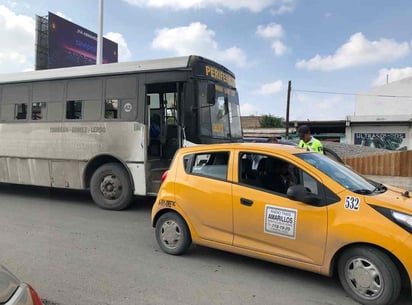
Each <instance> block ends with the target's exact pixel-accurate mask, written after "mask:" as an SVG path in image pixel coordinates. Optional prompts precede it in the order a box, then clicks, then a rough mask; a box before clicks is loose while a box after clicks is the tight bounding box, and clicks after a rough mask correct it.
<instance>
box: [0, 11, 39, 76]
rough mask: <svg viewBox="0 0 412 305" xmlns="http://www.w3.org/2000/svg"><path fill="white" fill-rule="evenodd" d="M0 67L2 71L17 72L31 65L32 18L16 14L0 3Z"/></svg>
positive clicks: (33, 36)
mask: <svg viewBox="0 0 412 305" xmlns="http://www.w3.org/2000/svg"><path fill="white" fill-rule="evenodd" d="M0 37H1V42H0V67H1V69H0V70H1V72H2V73H7V72H19V71H23V70H27V69H28V68H31V67H33V59H34V50H35V46H34V38H35V22H34V19H33V18H31V17H28V16H24V15H17V14H15V13H14V12H13V11H11V10H10V9H8V8H7V7H5V6H4V5H0Z"/></svg>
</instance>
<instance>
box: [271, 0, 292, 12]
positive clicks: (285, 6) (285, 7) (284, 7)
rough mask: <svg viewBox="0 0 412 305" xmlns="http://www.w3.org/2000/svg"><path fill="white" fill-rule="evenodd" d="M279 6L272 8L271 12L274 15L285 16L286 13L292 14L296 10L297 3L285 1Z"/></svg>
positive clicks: (289, 0)
mask: <svg viewBox="0 0 412 305" xmlns="http://www.w3.org/2000/svg"><path fill="white" fill-rule="evenodd" d="M278 4H279V5H278V7H275V8H272V9H271V10H270V12H271V14H272V15H283V14H286V13H292V12H293V11H294V10H295V5H296V1H295V0H284V1H280V2H278Z"/></svg>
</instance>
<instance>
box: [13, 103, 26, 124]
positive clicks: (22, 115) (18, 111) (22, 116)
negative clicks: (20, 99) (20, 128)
mask: <svg viewBox="0 0 412 305" xmlns="http://www.w3.org/2000/svg"><path fill="white" fill-rule="evenodd" d="M14 114H15V118H16V120H26V119H27V104H26V103H20V104H15V106H14Z"/></svg>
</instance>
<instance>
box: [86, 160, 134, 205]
mask: <svg viewBox="0 0 412 305" xmlns="http://www.w3.org/2000/svg"><path fill="white" fill-rule="evenodd" d="M90 193H91V195H92V198H93V200H94V202H95V203H96V204H97V205H98V206H99V207H101V208H103V209H106V210H117V211H118V210H122V209H125V208H127V207H128V206H129V205H130V204H131V201H132V187H131V183H130V179H129V176H128V174H127V172H126V171H125V169H124V168H123V167H122V166H121V165H120V164H118V163H107V164H104V165H102V166H100V167H99V168H98V169H97V170H96V171H95V172H94V173H93V176H92V179H91V181H90Z"/></svg>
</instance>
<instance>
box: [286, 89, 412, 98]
mask: <svg viewBox="0 0 412 305" xmlns="http://www.w3.org/2000/svg"><path fill="white" fill-rule="evenodd" d="M292 91H295V92H304V93H319V94H334V95H352V96H372V97H390V98H412V96H410V95H386V94H363V93H347V92H333V91H318V90H301V89H292Z"/></svg>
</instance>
